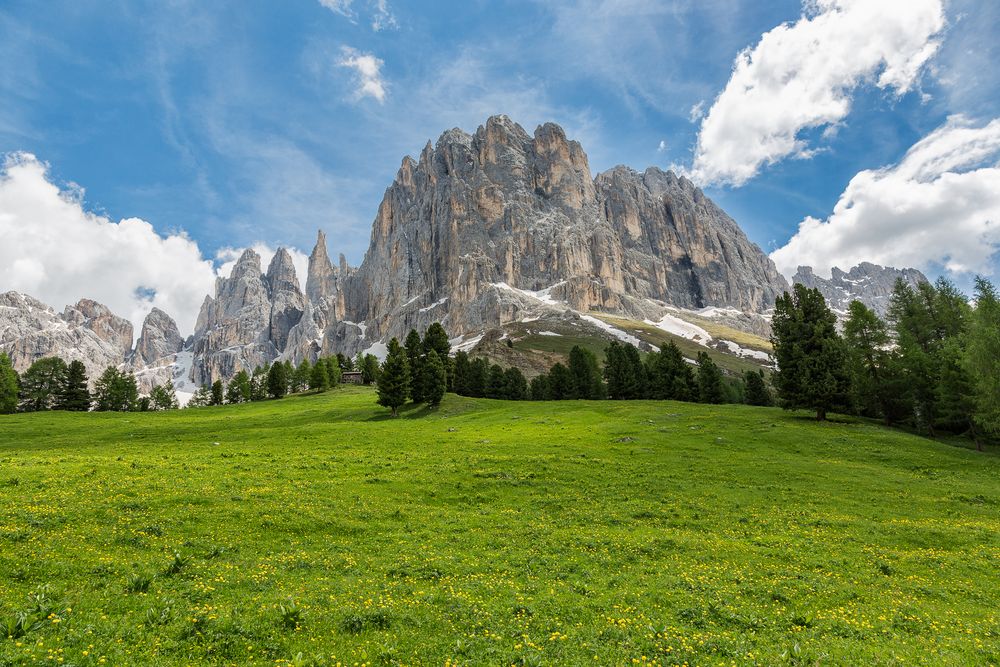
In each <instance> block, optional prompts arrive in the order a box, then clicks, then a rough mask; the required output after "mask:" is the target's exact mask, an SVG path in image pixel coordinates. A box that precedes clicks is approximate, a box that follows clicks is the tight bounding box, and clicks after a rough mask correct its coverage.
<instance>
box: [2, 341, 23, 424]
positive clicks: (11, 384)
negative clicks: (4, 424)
mask: <svg viewBox="0 0 1000 667" xmlns="http://www.w3.org/2000/svg"><path fill="white" fill-rule="evenodd" d="M19 393H20V385H19V379H18V376H17V371H15V370H14V364H12V363H11V361H10V357H8V356H7V353H6V352H0V414H2V415H9V414H12V413H14V412H16V411H17V399H18V394H19Z"/></svg>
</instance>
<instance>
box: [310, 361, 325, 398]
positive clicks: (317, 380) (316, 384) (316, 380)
mask: <svg viewBox="0 0 1000 667" xmlns="http://www.w3.org/2000/svg"><path fill="white" fill-rule="evenodd" d="M309 388H310V389H312V390H314V391H326V390H327V389H329V388H330V374H329V373H328V372H327V368H326V360H325V359H322V358H320V359H317V360H316V363H315V364H313V367H312V372H311V373H310V375H309Z"/></svg>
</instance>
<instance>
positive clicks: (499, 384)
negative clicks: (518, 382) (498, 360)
mask: <svg viewBox="0 0 1000 667" xmlns="http://www.w3.org/2000/svg"><path fill="white" fill-rule="evenodd" d="M505 393H506V383H505V382H504V377H503V367H502V366H500V364H493V365H492V366H490V373H489V375H488V376H487V379H486V398H504V397H505Z"/></svg>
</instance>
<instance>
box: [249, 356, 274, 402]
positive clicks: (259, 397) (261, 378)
mask: <svg viewBox="0 0 1000 667" xmlns="http://www.w3.org/2000/svg"><path fill="white" fill-rule="evenodd" d="M270 370H271V366H270V364H265V365H264V366H263V367H261V366H257V367H255V368H254V369H253V374H252V375H251V376H250V400H251V401H263V400H264V399H266V398H267V374H268V372H269V371H270Z"/></svg>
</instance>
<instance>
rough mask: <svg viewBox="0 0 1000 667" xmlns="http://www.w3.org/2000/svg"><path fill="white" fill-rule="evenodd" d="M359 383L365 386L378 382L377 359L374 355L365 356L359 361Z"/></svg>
mask: <svg viewBox="0 0 1000 667" xmlns="http://www.w3.org/2000/svg"><path fill="white" fill-rule="evenodd" d="M361 381H362V382H363V383H365V384H375V382H377V381H378V357H376V356H375V355H374V354H366V355H365V356H364V358H363V359H362V360H361Z"/></svg>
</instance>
